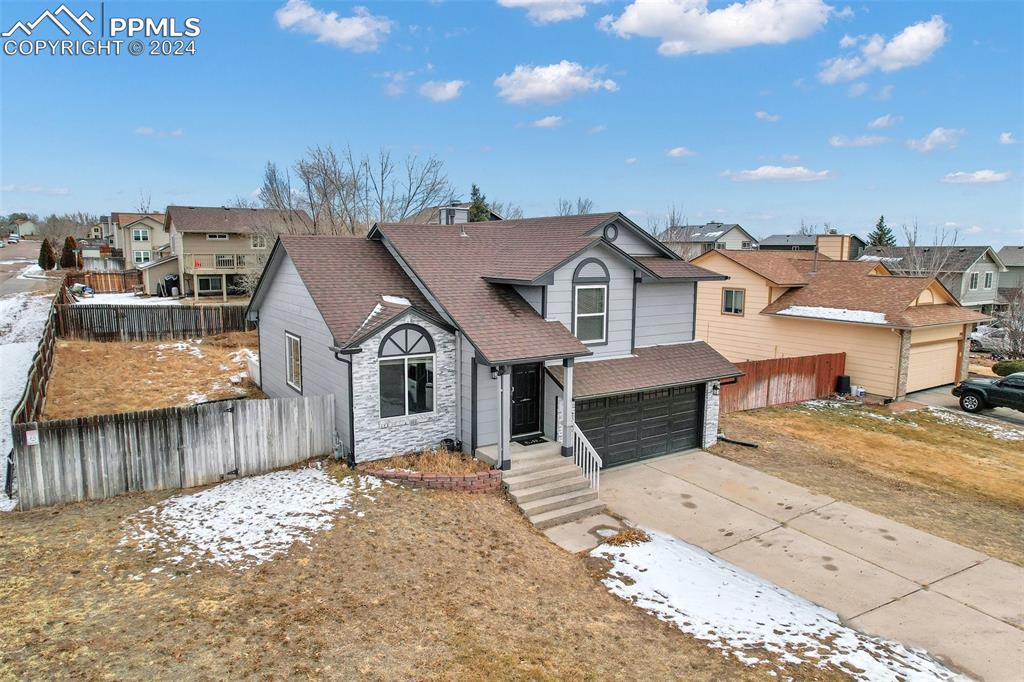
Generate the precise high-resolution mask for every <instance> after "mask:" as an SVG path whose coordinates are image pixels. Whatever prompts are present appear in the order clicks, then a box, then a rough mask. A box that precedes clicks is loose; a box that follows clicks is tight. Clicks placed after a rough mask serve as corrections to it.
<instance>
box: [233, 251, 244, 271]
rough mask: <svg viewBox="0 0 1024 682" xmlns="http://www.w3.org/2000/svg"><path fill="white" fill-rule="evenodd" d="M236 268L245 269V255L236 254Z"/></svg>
mask: <svg viewBox="0 0 1024 682" xmlns="http://www.w3.org/2000/svg"><path fill="white" fill-rule="evenodd" d="M235 267H236V268H239V269H241V268H244V267H245V254H244V253H236V254H235Z"/></svg>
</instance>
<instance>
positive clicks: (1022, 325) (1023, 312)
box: [996, 285, 1024, 360]
mask: <svg viewBox="0 0 1024 682" xmlns="http://www.w3.org/2000/svg"><path fill="white" fill-rule="evenodd" d="M1007 299H1008V300H1007V306H1006V308H1005V309H1004V310H1002V311H1000V312H998V313H996V319H998V320H999V322H1000V326H1001V328H1002V329H1003V331H1004V333H1005V335H1006V336H1005V339H1004V342H1003V343H1004V347H1003V352H1004V353H1006V357H1007V358H1008V359H1010V360H1018V359H1021V358H1024V285H1022V286H1020V287H1018V288H1017V289H1015V290H1014V291H1012V292H1011V293H1010V295H1009V296H1007Z"/></svg>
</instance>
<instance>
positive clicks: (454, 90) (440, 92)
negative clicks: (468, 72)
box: [420, 81, 466, 102]
mask: <svg viewBox="0 0 1024 682" xmlns="http://www.w3.org/2000/svg"><path fill="white" fill-rule="evenodd" d="M465 84H466V81H427V82H426V83H424V84H423V85H421V86H420V94H421V95H423V96H424V97H426V98H427V99H432V100H434V101H435V102H448V101H450V100H453V99H455V98H456V97H458V96H459V95H460V94H461V92H462V86H463V85H465Z"/></svg>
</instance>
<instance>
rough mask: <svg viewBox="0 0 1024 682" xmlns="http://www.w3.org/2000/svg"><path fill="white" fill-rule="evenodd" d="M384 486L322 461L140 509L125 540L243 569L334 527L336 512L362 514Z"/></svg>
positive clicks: (176, 559) (172, 557)
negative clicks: (330, 470) (342, 474)
mask: <svg viewBox="0 0 1024 682" xmlns="http://www.w3.org/2000/svg"><path fill="white" fill-rule="evenodd" d="M380 486H381V480H380V479H379V478H375V477H373V476H349V477H347V478H345V479H344V480H342V481H340V482H339V481H337V480H335V479H334V478H332V477H330V476H328V475H327V474H326V473H325V472H324V471H323V469H321V468H319V467H316V466H313V467H307V468H303V469H292V470H287V471H276V472H273V473H269V474H263V475H261V476H252V477H249V478H240V479H238V480H235V481H229V482H227V483H221V484H219V485H216V486H214V487H212V488H208V489H206V490H203V491H201V492H198V493H192V494H188V495H176V496H175V497H171V498H168V499H166V500H164V501H163V502H161V503H159V504H157V505H154V506H152V507H148V508H146V509H143V510H141V511H139V512H138V513H136V514H134V515H133V516H131V517H129V518H128V519H127V520H126V521H125V526H126V534H125V536H124V537H123V538H122V539H121V543H120V544H121V545H122V546H128V547H134V548H135V549H138V550H139V551H143V552H159V553H160V554H161V555H163V556H166V557H167V558H165V559H164V561H166V562H167V563H169V564H171V565H173V566H176V567H181V568H194V567H198V566H201V565H202V564H214V565H217V566H225V567H229V568H236V569H239V570H245V569H248V568H252V567H254V566H257V565H259V564H261V563H263V562H265V561H269V560H270V559H273V558H274V557H275V556H277V555H279V554H282V553H285V552H287V551H288V549H289V548H290V547H291V546H292V544H293V543H296V542H301V543H303V544H306V545H308V544H310V542H311V540H312V538H313V535H315V534H316V533H317V532H320V531H326V530H330V529H331V528H332V527H333V526H334V523H335V520H336V518H337V514H338V512H341V511H347V512H350V513H351V514H352V515H354V516H356V517H361V516H363V512H361V511H358V510H357V506H358V505H359V503H360V502H361V501H362V500H369V501H371V502H372V501H373V500H374V499H375V498H374V497H373V496H372V495H370V493H371V492H372V491H374V490H376V489H377V488H379V487H380ZM136 579H141V576H136Z"/></svg>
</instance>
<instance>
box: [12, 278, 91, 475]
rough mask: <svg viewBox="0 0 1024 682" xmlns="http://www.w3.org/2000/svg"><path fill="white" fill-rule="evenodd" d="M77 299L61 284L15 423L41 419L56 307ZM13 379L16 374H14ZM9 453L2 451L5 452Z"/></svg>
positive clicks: (37, 350)
mask: <svg viewBox="0 0 1024 682" xmlns="http://www.w3.org/2000/svg"><path fill="white" fill-rule="evenodd" d="M72 301H74V299H73V298H72V297H71V294H70V293H69V292H68V287H67V282H63V283H61V286H60V289H58V290H57V294H56V295H55V296H54V297H53V303H51V304H50V313H49V315H47V317H46V323H45V324H44V325H43V333H42V336H41V337H40V339H39V347H38V348H37V349H36V353H35V355H33V356H32V364H31V365H29V368H28V379H27V380H26V382H25V390H24V391H23V392H22V394H21V400H19V401H18V405H17V406H16V407H15V408H14V410H13V411H12V412H11V421H12V422H15V423H16V422H26V421H32V420H35V419H38V418H39V415H40V414H42V411H43V401H44V400H45V399H46V384H47V382H49V380H50V368H51V367H52V366H53V349H54V345H55V343H56V336H57V306H58V305H62V304H65V303H70V302H72ZM11 379H13V377H11ZM6 454H7V453H0V455H4V456H5V455H6Z"/></svg>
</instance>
